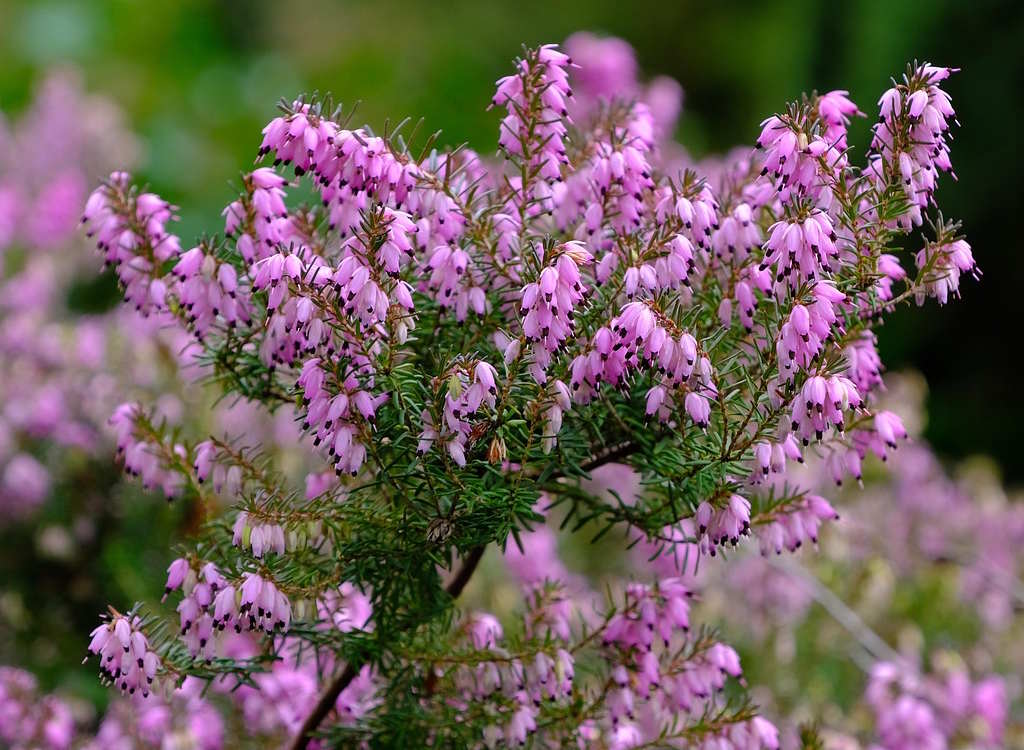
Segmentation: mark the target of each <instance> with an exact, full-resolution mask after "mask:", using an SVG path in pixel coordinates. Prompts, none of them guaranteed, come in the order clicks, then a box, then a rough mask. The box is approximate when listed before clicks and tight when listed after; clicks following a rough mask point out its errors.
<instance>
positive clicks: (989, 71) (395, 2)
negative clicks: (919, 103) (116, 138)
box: [0, 0, 1024, 484]
mask: <svg viewBox="0 0 1024 750" xmlns="http://www.w3.org/2000/svg"><path fill="white" fill-rule="evenodd" d="M579 29H590V30H595V31H599V32H606V33H609V34H614V35H618V36H621V37H623V38H625V39H626V40H628V41H629V42H630V43H631V44H632V45H633V46H634V47H635V48H636V50H637V54H638V57H639V60H640V63H641V65H642V67H643V68H644V71H645V73H647V74H649V75H650V74H656V73H663V74H667V75H670V76H673V77H675V78H676V79H677V80H679V81H680V82H681V83H682V85H683V87H684V89H685V92H686V100H685V111H684V116H683V118H682V120H681V125H680V131H679V133H678V136H679V138H680V139H681V140H682V142H683V143H684V144H685V145H686V146H687V147H689V148H690V149H691V150H692V151H693V152H694V153H696V154H697V155H703V154H707V153H714V152H716V151H721V150H725V149H727V148H729V147H731V146H734V145H736V144H742V143H751V142H752V141H753V139H754V137H755V136H756V133H757V123H758V122H759V121H760V120H761V119H762V118H763V117H765V116H767V115H768V114H770V113H772V112H773V111H774V110H775V109H776V108H778V107H780V106H781V104H782V103H783V102H785V101H786V100H787V99H791V98H794V97H797V96H799V94H800V93H801V92H802V91H805V90H806V91H809V90H811V89H813V88H817V89H819V90H828V89H832V88H847V89H849V90H850V91H851V93H852V96H853V98H854V100H855V101H857V102H858V103H859V104H860V105H861V107H862V109H864V110H865V111H868V112H871V111H873V110H874V101H873V98H874V97H875V96H877V92H879V91H881V90H882V89H883V88H884V86H885V84H886V81H887V79H888V77H889V76H890V75H893V74H898V73H900V72H901V71H902V70H903V67H904V65H905V63H906V62H908V61H909V60H911V59H914V58H915V57H916V58H918V59H927V60H931V61H934V62H936V63H941V64H944V65H955V66H959V67H961V68H963V73H962V74H961V75H958V76H956V77H955V78H954V79H953V80H952V81H951V82H950V84H949V90H950V91H951V92H952V95H953V98H954V102H955V104H956V108H957V112H958V115H959V118H960V120H961V122H963V123H964V127H963V128H962V129H960V130H959V131H957V133H956V143H955V145H954V163H955V165H956V169H957V173H958V175H959V176H960V177H961V181H960V182H959V183H957V184H948V183H947V184H946V185H944V186H943V201H944V205H945V206H946V207H947V210H948V211H949V212H950V213H952V214H954V215H955V216H956V217H958V218H960V219H962V220H963V222H964V226H965V230H966V231H967V233H968V236H969V238H970V240H971V242H972V244H973V246H974V248H975V255H976V257H977V258H978V261H979V263H980V264H981V267H982V268H983V270H984V272H985V277H984V279H983V281H982V283H980V284H975V283H973V282H971V283H967V284H965V285H964V286H963V289H962V291H963V295H964V296H965V297H966V298H968V300H967V301H968V304H962V305H950V306H948V307H947V308H938V307H936V306H934V305H933V306H929V307H928V309H927V310H925V311H924V313H923V314H921V313H919V312H912V313H911V312H904V313H903V314H901V315H897V316H896V317H895V318H894V319H893V320H892V322H891V323H890V324H889V325H888V326H887V328H886V329H885V330H884V331H882V333H881V348H882V354H883V358H884V360H885V361H886V362H887V363H888V365H889V367H890V368H891V369H900V368H903V367H906V366H913V367H914V368H916V369H918V370H920V371H921V372H922V373H923V374H924V375H925V376H926V378H927V380H928V383H929V384H930V388H931V391H930V395H929V403H928V411H929V414H930V423H929V425H928V428H927V433H926V434H927V437H928V438H929V440H930V441H931V442H932V443H933V445H934V446H935V447H936V449H937V450H938V451H939V452H940V453H941V454H943V455H946V456H947V457H950V458H959V457H963V456H966V455H968V454H972V453H985V454H989V455H991V456H993V457H995V458H996V459H997V460H998V461H999V463H1000V464H1001V466H1002V470H1003V471H1004V473H1005V475H1006V478H1007V479H1008V480H1009V481H1010V482H1011V483H1014V484H1016V483H1019V482H1020V481H1021V480H1024V461H1021V460H1019V458H1018V456H1019V450H1020V448H1019V445H1018V443H1019V441H1020V439H1021V438H1024V429H1022V425H1024V398H1021V395H1020V392H1019V375H1018V370H1017V367H1018V361H1019V360H1020V357H1019V356H1018V353H1017V350H1018V348H1019V347H1020V343H1019V339H1020V332H1019V328H1018V324H1019V322H1020V320H1021V317H1022V315H1021V306H1020V304H1019V295H1020V283H1021V280H1022V279H1024V253H1022V251H1021V250H1022V248H1021V240H1020V237H1021V233H1020V230H1019V225H1018V224H1017V221H1018V220H1019V218H1018V217H1019V216H1020V207H1019V201H1020V199H1021V196H1022V191H1021V189H1020V184H1021V168H1022V167H1021V161H1022V157H1021V146H1020V143H1019V140H1020V139H1019V132H1018V131H1019V124H1020V123H1021V122H1022V121H1024V96H1022V95H1021V92H1022V91H1024V4H1022V3H1017V2H1012V1H1011V2H998V0H978V1H976V2H970V3H965V2H961V1H960V0H932V1H925V0H901V1H899V2H894V1H893V0H852V1H850V2H843V3H819V2H814V1H813V0H784V1H783V2H772V3H742V2H719V3H698V2H692V1H690V0H683V1H681V2H673V3H663V2H633V3H630V4H629V5H628V8H627V7H625V6H623V4H622V3H621V2H618V1H617V0H585V1H584V0H574V1H571V2H558V3H552V2H546V1H545V2H535V1H533V0H520V1H519V2H515V3H498V2H480V1H479V0H449V1H447V2H417V1H416V0H410V1H408V2H401V1H400V0H372V1H369V2H363V1H359V0H350V1H348V2H329V0H290V1H289V2H272V1H269V0H244V1H243V0H237V1H231V0H223V1H222V2H209V1H207V2H204V1H202V0H179V1H178V2H173V3H141V2H133V1H132V0H65V1H60V0H25V1H24V2H14V1H13V0H0V51H2V55H0V59H2V60H3V65H2V66H0V102H2V103H3V106H4V108H5V109H6V110H8V111H11V110H17V108H18V106H19V104H20V103H22V102H24V101H25V99H26V97H27V96H28V94H29V92H30V91H31V87H32V85H33V83H34V82H35V81H36V79H37V78H38V77H39V76H40V75H41V72H42V71H43V70H45V69H46V68H48V67H51V66H53V65H55V64H60V63H64V62H71V63H74V64H75V65H76V66H78V67H80V68H81V69H82V70H83V71H84V72H85V76H86V81H87V85H88V87H89V88H90V89H92V90H95V91H100V92H104V93H106V94H108V95H110V96H112V97H113V98H114V99H115V100H116V101H117V102H118V103H119V104H120V105H121V106H122V107H124V109H125V110H126V112H127V113H128V118H129V124H130V126H131V127H133V128H134V129H135V131H136V132H138V133H139V134H140V135H141V136H142V138H143V142H144V146H145V152H144V156H143V162H142V169H141V173H142V174H143V176H144V178H145V179H147V180H149V181H150V183H151V184H152V185H153V187H154V188H155V189H156V190H157V191H158V192H160V193H161V194H164V195H166V196H167V197H168V198H169V199H171V200H173V201H175V202H176V203H178V204H179V205H180V206H182V208H183V211H182V214H183V217H184V221H183V226H182V227H181V229H182V234H183V236H185V237H189V236H192V235H194V234H196V233H198V232H200V231H202V230H203V229H207V228H210V227H213V226H214V207H215V206H218V205H221V204H222V203H223V202H224V198H225V197H226V196H228V195H229V190H228V183H229V182H230V181H232V180H234V179H236V178H237V176H238V174H239V172H240V170H241V169H243V168H244V167H245V166H246V165H247V164H250V163H251V161H252V157H253V155H254V152H255V149H256V145H257V143H258V136H259V130H260V128H261V127H262V125H263V124H265V123H266V122H267V121H268V119H269V118H270V117H272V116H273V113H274V104H275V102H276V101H277V100H278V99H280V98H281V97H282V96H284V97H289V98H290V97H293V96H294V95H296V94H298V93H300V92H304V91H312V90H320V91H330V92H332V93H333V94H334V95H335V97H336V99H338V100H340V101H342V102H344V103H346V104H347V105H351V104H354V103H356V102H361V103H360V104H359V108H358V111H357V117H356V119H357V120H358V121H360V122H363V121H365V122H367V123H369V124H370V125H375V126H377V127H380V126H382V125H383V123H384V119H385V118H386V117H389V116H390V117H391V118H392V121H393V122H394V121H396V120H398V119H400V118H402V117H405V116H414V117H418V116H422V117H424V118H425V120H426V125H427V126H428V127H430V128H432V129H441V130H442V131H443V134H444V135H443V139H444V140H445V141H447V142H450V143H457V142H462V141H468V142H470V143H471V144H473V145H474V146H475V147H476V148H477V149H478V150H481V151H484V152H487V151H489V150H491V149H493V148H494V146H495V145H496V132H497V130H496V120H495V118H494V117H493V116H492V115H491V114H489V113H487V112H485V111H484V105H485V104H486V102H487V100H488V97H489V96H490V92H491V89H492V85H493V82H494V80H495V79H496V78H498V77H499V76H500V75H502V74H503V73H504V71H505V70H506V68H507V65H508V61H509V60H510V58H512V57H513V56H515V55H516V53H517V52H518V51H519V47H520V45H521V44H522V43H529V44H534V43H538V42H547V41H560V40H563V39H564V38H565V37H566V36H567V35H568V34H570V33H571V32H573V31H576V30H579ZM867 127H868V124H867V123H866V122H861V123H860V128H859V131H856V132H859V134H860V138H859V139H858V138H855V139H853V140H854V144H855V145H860V146H861V147H863V145H864V143H865V142H866V132H867Z"/></svg>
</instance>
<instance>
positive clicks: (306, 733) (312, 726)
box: [289, 545, 486, 750]
mask: <svg viewBox="0 0 1024 750" xmlns="http://www.w3.org/2000/svg"><path fill="white" fill-rule="evenodd" d="M485 549H486V547H485V546H484V545H480V546H478V547H474V548H473V549H471V550H470V551H469V554H468V555H466V557H465V559H464V560H463V561H462V566H461V567H460V568H459V570H458V572H456V574H455V577H454V578H452V580H451V581H449V583H448V585H447V586H445V591H446V592H447V593H448V595H449V596H450V597H451V598H452V599H458V598H459V594H461V593H462V590H463V589H464V588H466V584H467V583H469V579H470V578H472V577H473V573H474V572H476V569H477V566H478V565H479V564H480V560H481V559H482V558H483V556H484V551H485ZM359 669H360V667H359V665H357V664H354V663H349V664H348V665H346V667H345V669H344V671H343V672H342V673H341V674H340V675H338V676H337V677H336V678H335V679H334V681H333V682H331V684H330V685H328V686H327V689H326V690H324V692H323V694H322V695H321V696H320V699H319V700H318V701H317V703H316V705H315V706H314V707H313V710H312V711H311V712H310V714H309V716H307V717H306V720H305V721H304V722H303V723H302V727H300V728H299V731H298V733H297V734H296V735H295V738H294V739H293V740H292V743H291V745H290V746H289V748H290V750H305V748H306V746H307V745H308V744H309V741H310V740H311V739H312V734H313V732H315V731H316V729H317V727H319V726H320V724H321V722H323V720H324V719H326V718H327V715H328V714H329V713H330V712H331V709H333V708H334V704H335V703H336V702H337V700H338V696H339V695H341V693H342V691H343V690H344V689H345V688H346V687H348V685H349V683H350V682H352V680H354V679H355V678H356V675H357V674H358V673H359Z"/></svg>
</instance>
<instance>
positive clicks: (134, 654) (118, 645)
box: [89, 612, 160, 696]
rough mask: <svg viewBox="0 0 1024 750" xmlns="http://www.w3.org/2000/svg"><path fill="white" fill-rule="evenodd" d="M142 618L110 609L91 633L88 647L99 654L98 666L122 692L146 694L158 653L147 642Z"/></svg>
mask: <svg viewBox="0 0 1024 750" xmlns="http://www.w3.org/2000/svg"><path fill="white" fill-rule="evenodd" d="M141 626H142V620H141V619H140V618H139V617H137V616H133V615H122V614H120V613H117V612H112V613H111V615H110V617H109V618H108V619H107V622H104V623H103V624H102V625H100V626H98V627H97V628H96V629H95V630H93V631H92V633H91V638H92V640H91V641H90V642H89V651H90V652H91V653H93V654H97V655H98V656H99V657H100V669H102V670H103V671H104V672H106V673H107V675H108V676H109V678H110V681H111V683H112V684H114V685H116V686H117V688H118V689H119V690H120V691H121V692H122V693H130V694H133V695H134V694H135V692H136V691H138V692H139V693H141V694H142V695H143V696H146V695H148V694H149V691H150V686H151V685H152V684H153V680H154V679H156V672H157V669H158V668H159V667H160V657H159V656H158V655H157V654H156V652H155V651H153V650H152V649H151V648H150V646H149V641H148V640H147V638H146V635H145V633H143V632H142V629H141Z"/></svg>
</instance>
